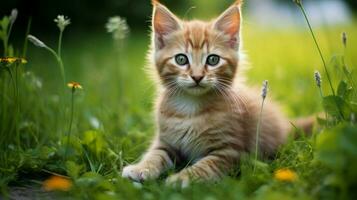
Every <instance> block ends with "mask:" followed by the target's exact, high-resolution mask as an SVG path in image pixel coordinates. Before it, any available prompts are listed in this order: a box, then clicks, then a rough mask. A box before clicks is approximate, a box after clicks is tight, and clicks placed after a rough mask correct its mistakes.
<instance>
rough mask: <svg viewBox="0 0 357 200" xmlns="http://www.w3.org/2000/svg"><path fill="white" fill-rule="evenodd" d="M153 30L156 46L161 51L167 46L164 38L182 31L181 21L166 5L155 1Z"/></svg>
mask: <svg viewBox="0 0 357 200" xmlns="http://www.w3.org/2000/svg"><path fill="white" fill-rule="evenodd" d="M152 4H153V6H154V10H153V14H152V28H153V32H154V37H155V46H156V47H157V48H159V49H161V48H163V47H164V46H165V44H164V36H166V35H169V34H170V33H173V32H175V31H177V30H179V29H181V22H180V20H179V19H178V18H177V17H176V16H175V15H174V14H173V13H172V12H171V11H170V10H169V9H167V8H166V7H165V6H164V5H162V4H160V3H159V2H158V1H157V0H153V1H152Z"/></svg>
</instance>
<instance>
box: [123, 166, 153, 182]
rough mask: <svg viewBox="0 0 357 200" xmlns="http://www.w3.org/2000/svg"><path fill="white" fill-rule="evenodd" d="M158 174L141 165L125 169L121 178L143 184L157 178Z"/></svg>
mask: <svg viewBox="0 0 357 200" xmlns="http://www.w3.org/2000/svg"><path fill="white" fill-rule="evenodd" d="M156 174H157V173H156V172H154V171H153V170H150V169H149V168H145V167H143V166H140V165H129V166H126V167H124V169H123V172H122V175H121V176H122V177H123V178H128V179H130V180H133V181H136V182H143V181H145V180H148V179H152V178H156Z"/></svg>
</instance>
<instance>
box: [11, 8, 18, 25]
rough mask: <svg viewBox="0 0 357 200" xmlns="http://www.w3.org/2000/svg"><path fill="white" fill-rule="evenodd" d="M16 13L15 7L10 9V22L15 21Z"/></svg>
mask: <svg viewBox="0 0 357 200" xmlns="http://www.w3.org/2000/svg"><path fill="white" fill-rule="evenodd" d="M17 14H18V11H17V9H16V8H15V9H12V10H11V14H10V18H9V20H10V23H11V24H14V23H15V21H16V19H17Z"/></svg>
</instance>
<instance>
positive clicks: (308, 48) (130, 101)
mask: <svg viewBox="0 0 357 200" xmlns="http://www.w3.org/2000/svg"><path fill="white" fill-rule="evenodd" d="M33 23H40V22H33ZM54 26H55V24H54ZM71 26H76V24H71V25H69V26H68V27H67V28H66V30H65V32H64V37H63V46H62V60H63V63H64V68H65V75H66V77H65V78H66V81H65V83H67V82H70V81H76V82H79V83H80V84H81V85H82V87H83V89H82V90H80V89H77V90H75V92H74V93H72V92H71V91H73V90H72V89H71V88H68V87H67V86H66V85H65V84H64V83H63V80H62V77H61V71H60V68H59V67H58V63H57V62H56V59H55V58H54V57H53V56H52V55H51V54H50V53H49V52H48V51H46V50H45V49H44V48H38V47H36V46H34V45H33V44H31V43H28V49H27V56H26V60H27V63H26V64H18V66H17V68H15V64H14V65H12V66H7V67H9V68H11V69H10V70H11V71H12V73H13V75H14V80H15V81H14V82H15V84H13V82H12V79H11V76H10V75H9V73H7V72H8V70H7V69H5V68H4V69H2V70H1V71H0V86H1V88H2V90H1V94H0V95H1V98H0V100H1V102H0V104H1V107H0V108H1V110H0V120H1V121H0V133H1V139H0V147H1V153H0V189H1V192H2V194H3V196H4V197H6V196H9V195H10V196H14V195H18V194H19V190H20V189H19V188H22V189H24V188H25V189H24V190H25V191H26V190H27V191H31V194H30V195H29V194H27V195H29V196H32V197H36V196H37V198H43V199H46V198H64V199H68V198H69V199H207V200H208V199H223V198H224V199H244V198H248V199H336V198H340V199H352V198H353V197H356V196H357V193H356V190H355V189H356V186H357V182H356V180H357V172H356V170H355V169H356V167H357V160H356V155H357V135H356V133H357V127H356V121H355V119H354V117H352V116H353V115H354V114H353V113H356V112H357V111H356V102H357V100H356V88H353V87H352V86H353V80H356V75H355V73H354V74H353V73H351V74H350V77H352V81H351V80H350V79H349V76H346V73H345V71H344V69H343V66H344V65H343V63H342V62H341V59H342V56H343V57H344V59H345V61H346V65H347V68H348V70H349V71H352V70H356V69H355V67H356V65H357V57H356V56H355V53H356V51H357V38H355V36H356V35H357V22H355V23H353V24H351V25H349V26H341V27H323V28H317V29H316V30H315V31H316V36H317V39H318V42H319V44H320V46H321V48H322V51H323V55H324V57H325V59H326V60H327V64H328V65H327V68H328V70H329V72H330V74H331V78H332V82H333V86H334V88H335V90H336V91H338V94H337V95H339V97H340V98H339V99H343V100H345V101H346V102H345V101H343V103H341V102H339V104H338V105H339V106H337V108H336V106H335V105H334V104H333V103H332V105H331V100H330V101H329V100H326V99H322V97H321V95H320V93H319V89H318V87H317V86H316V83H315V79H314V72H315V70H319V71H320V72H321V74H322V90H323V95H324V96H328V95H331V90H330V88H329V85H328V81H327V78H326V74H325V72H324V68H323V64H322V62H321V59H320V57H319V54H318V52H317V49H316V46H315V45H314V43H313V40H312V38H311V35H310V33H309V31H308V29H307V27H306V28H291V29H289V30H285V29H284V30H281V29H271V30H266V28H265V29H264V28H262V27H257V26H255V25H254V24H250V23H246V24H244V31H243V32H244V33H243V41H244V52H245V53H246V54H247V59H248V61H249V63H250V69H249V70H248V71H247V72H246V73H244V74H243V73H238V76H246V77H247V82H248V83H249V84H250V85H254V86H256V87H260V86H261V83H262V81H263V80H269V93H268V95H269V96H270V97H271V98H274V99H276V100H277V101H278V102H280V104H281V105H282V108H283V110H284V112H285V113H286V115H288V116H289V117H291V118H296V117H301V116H310V115H314V116H316V115H317V114H318V113H323V112H328V114H329V115H331V121H329V122H327V123H326V122H325V121H324V120H320V123H319V125H318V126H317V127H316V128H315V130H314V134H313V136H312V137H301V138H298V139H295V140H294V139H292V138H291V140H289V142H288V143H287V144H286V145H284V146H282V147H281V149H280V150H279V152H277V155H276V158H275V159H273V160H259V161H257V160H254V158H253V157H252V156H251V155H245V156H244V157H243V160H242V162H241V165H240V166H238V167H237V169H236V171H235V172H232V174H231V176H229V177H227V178H225V179H224V180H223V181H222V182H220V183H218V184H213V183H209V184H192V185H191V186H190V187H189V188H185V189H181V188H172V187H169V186H165V184H164V180H165V179H164V177H163V178H162V179H161V180H158V181H153V182H146V183H143V184H138V183H135V184H134V183H132V182H130V181H128V180H125V179H122V178H121V170H122V168H123V166H125V165H127V164H129V163H132V162H134V161H136V160H137V159H138V158H140V155H141V154H142V153H143V152H144V150H145V149H146V147H147V146H148V145H149V144H150V139H151V138H152V136H153V134H154V131H155V127H154V118H153V115H152V102H153V99H154V97H155V85H154V83H153V82H152V81H151V80H150V79H149V78H148V76H147V74H146V72H145V70H144V66H145V62H146V61H145V57H146V51H147V48H148V45H149V37H148V36H147V34H146V33H147V32H144V33H143V31H137V30H131V32H130V34H129V35H128V36H127V38H126V39H123V40H121V41H120V43H118V41H115V40H113V39H112V37H111V35H110V34H109V33H106V32H105V29H104V28H103V32H100V33H88V34H84V33H72V32H71V30H70V29H71ZM342 32H346V33H347V35H348V39H347V47H346V49H344V46H343V44H342V40H341V33H342ZM31 34H33V35H35V36H37V33H35V32H31ZM39 38H40V37H39ZM40 39H41V40H42V41H43V42H45V43H46V44H47V45H48V46H51V47H53V48H54V49H57V46H56V45H57V35H53V36H49V37H45V38H40ZM18 41H21V40H20V39H18ZM18 41H17V42H16V44H18V43H20V42H18ZM14 49H15V54H14V55H16V56H17V55H20V53H19V52H20V51H21V50H22V48H21V45H19V47H17V46H16V47H15V48H14ZM16 65H17V64H16ZM15 75H16V76H15ZM341 80H344V81H342V82H343V83H340V82H341ZM14 85H16V87H14ZM14 89H15V90H14ZM72 95H73V96H72ZM72 97H74V98H73V101H71V99H72ZM72 103H73V110H74V113H73V121H72V120H71V111H72V109H71V105H72ZM345 104H348V105H345ZM323 105H325V106H323ZM339 108H342V109H344V111H343V112H344V114H345V113H348V116H347V114H346V116H344V119H340V118H339V117H338V116H337V117H336V116H335V113H336V112H335V111H336V109H339ZM345 110H346V112H345ZM71 121H72V122H71ZM70 124H72V127H71V128H70V130H69V126H70ZM69 133H70V134H71V135H70V137H68V134H69ZM68 138H69V139H68ZM68 144H69V145H68ZM253 165H256V166H257V169H256V171H255V172H254V173H253ZM279 169H289V170H290V172H291V173H293V174H294V178H292V179H289V180H281V179H279V178H278V177H277V175H276V174H277V173H276V172H277V170H279ZM59 175H61V176H60V177H62V176H63V179H64V181H65V182H66V183H67V184H69V186H68V187H65V188H57V190H56V189H54V191H52V189H49V190H51V192H48V191H44V190H46V188H45V185H46V180H47V181H48V180H51V177H52V178H53V177H58V176H59ZM47 183H48V182H47ZM64 185H65V184H64ZM64 185H62V186H64ZM62 190H64V191H62Z"/></svg>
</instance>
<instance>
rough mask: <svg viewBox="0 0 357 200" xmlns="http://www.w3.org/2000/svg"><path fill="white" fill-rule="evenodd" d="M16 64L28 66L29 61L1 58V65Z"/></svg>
mask: <svg viewBox="0 0 357 200" xmlns="http://www.w3.org/2000/svg"><path fill="white" fill-rule="evenodd" d="M14 62H19V63H22V64H26V63H27V60H26V59H24V58H15V57H6V58H0V63H5V64H12V63H14Z"/></svg>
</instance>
